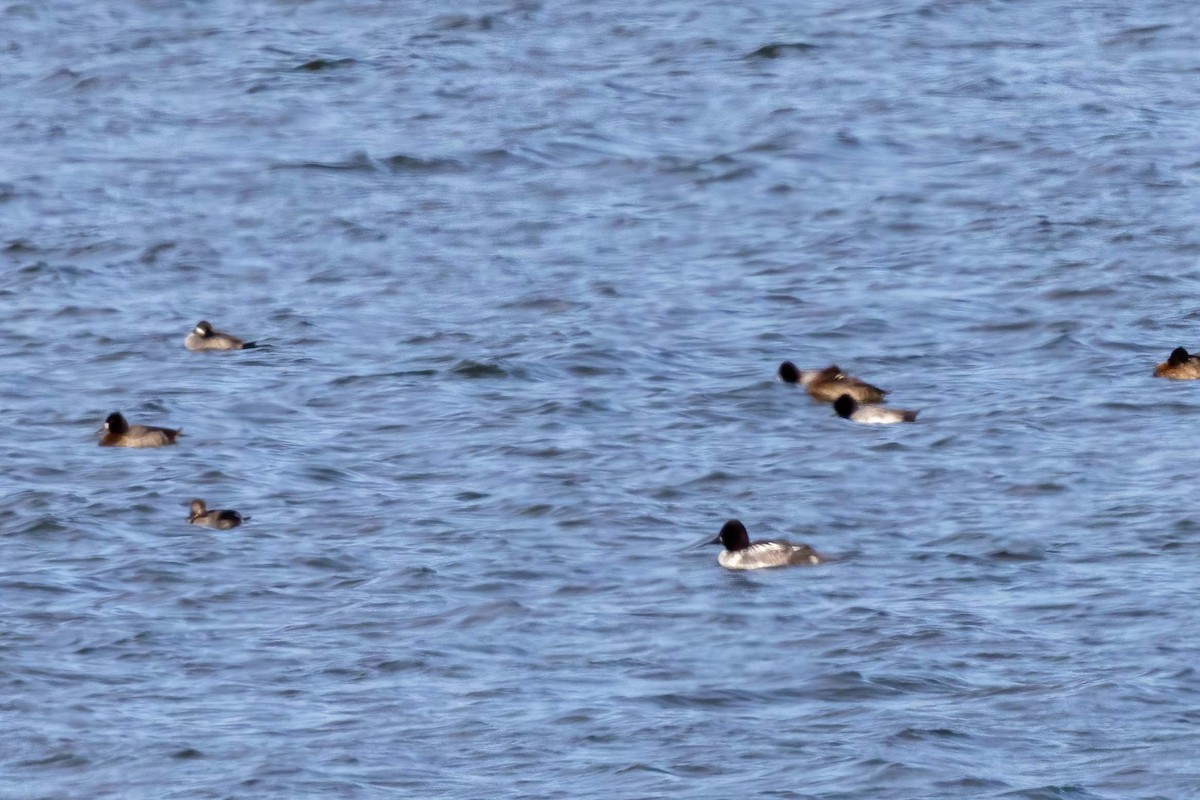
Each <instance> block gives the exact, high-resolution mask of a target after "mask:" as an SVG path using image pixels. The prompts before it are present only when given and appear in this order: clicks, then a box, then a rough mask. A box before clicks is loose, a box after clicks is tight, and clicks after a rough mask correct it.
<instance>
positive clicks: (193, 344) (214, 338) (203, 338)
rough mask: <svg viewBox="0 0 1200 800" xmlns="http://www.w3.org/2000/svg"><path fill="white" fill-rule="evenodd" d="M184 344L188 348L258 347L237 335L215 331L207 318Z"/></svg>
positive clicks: (242, 348) (226, 348) (228, 348)
mask: <svg viewBox="0 0 1200 800" xmlns="http://www.w3.org/2000/svg"><path fill="white" fill-rule="evenodd" d="M183 346H184V347H186V348H187V349H188V350H249V349H250V348H252V347H258V344H257V343H255V342H243V341H242V340H241V339H239V338H238V337H236V336H231V335H230V334H228V333H221V332H220V331H214V330H213V326H212V324H210V323H209V322H208V321H207V320H200V321H199V322H197V323H196V327H195V328H193V329H192V332H191V333H189V334H188V335H187V338H186V339H184V340H183Z"/></svg>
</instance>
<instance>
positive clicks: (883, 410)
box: [833, 394, 921, 425]
mask: <svg viewBox="0 0 1200 800" xmlns="http://www.w3.org/2000/svg"><path fill="white" fill-rule="evenodd" d="M833 410H834V411H836V412H837V415H838V416H839V417H841V418H842V419H848V420H850V421H851V422H858V423H861V424H863V425H891V424H893V423H896V422H916V421H917V414H919V413H921V412H919V411H905V410H904V409H902V408H888V407H887V406H872V405H861V404H860V403H859V402H858V401H857V400H855V399H854V398H853V397H851V396H850V395H848V394H844V395H842V396H841V397H839V398H838V399H837V400H834V401H833Z"/></svg>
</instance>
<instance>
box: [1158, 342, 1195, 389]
mask: <svg viewBox="0 0 1200 800" xmlns="http://www.w3.org/2000/svg"><path fill="white" fill-rule="evenodd" d="M1154 377H1156V378H1170V379H1171V380H1173V381H1194V380H1196V379H1197V378H1200V356H1194V355H1192V354H1191V353H1189V352H1188V351H1187V350H1184V349H1183V348H1182V347H1176V348H1175V349H1174V350H1172V351H1171V355H1170V356H1168V358H1167V360H1166V361H1164V362H1163V363H1161V364H1159V365H1158V366H1157V367H1155V368H1154Z"/></svg>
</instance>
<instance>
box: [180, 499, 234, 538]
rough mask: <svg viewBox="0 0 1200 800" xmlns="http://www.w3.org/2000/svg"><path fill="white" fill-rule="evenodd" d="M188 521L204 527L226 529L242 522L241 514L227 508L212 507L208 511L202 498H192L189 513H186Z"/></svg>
mask: <svg viewBox="0 0 1200 800" xmlns="http://www.w3.org/2000/svg"><path fill="white" fill-rule="evenodd" d="M188 522H189V523H191V524H192V525H203V526H204V527H206V528H216V529H217V530H219V531H227V530H229V529H230V528H236V527H237V526H238V525H241V524H242V515H241V514H239V513H238V512H236V511H232V510H229V509H214V510H212V511H209V510H207V507H206V506H205V505H204V501H203V500H193V501H192V502H191V514H189V515H188Z"/></svg>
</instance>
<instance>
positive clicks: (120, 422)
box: [99, 320, 258, 531]
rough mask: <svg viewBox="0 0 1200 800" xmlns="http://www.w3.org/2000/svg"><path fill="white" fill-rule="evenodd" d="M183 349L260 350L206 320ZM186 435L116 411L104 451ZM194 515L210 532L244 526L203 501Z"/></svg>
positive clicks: (108, 422) (195, 503)
mask: <svg viewBox="0 0 1200 800" xmlns="http://www.w3.org/2000/svg"><path fill="white" fill-rule="evenodd" d="M183 346H184V347H186V348H187V349H188V350H249V349H250V348H253V347H257V346H258V345H257V343H255V342H246V341H242V340H241V339H239V338H238V337H236V336H232V335H230V334H228V333H222V332H221V331H217V330H213V326H212V325H211V324H210V323H209V322H208V321H206V320H201V321H200V322H198V323H196V327H195V328H194V329H193V330H192V332H191V333H189V334H188V335H187V338H185V339H184V340H183ZM182 435H183V432H182V431H180V430H179V429H178V428H156V427H154V426H153V425H130V424H129V421H128V420H126V419H125V417H124V416H123V415H122V414H121V413H120V412H119V411H114V412H113V413H111V414H109V415H108V417H107V418H106V419H105V420H104V429H103V430H102V431H101V436H100V442H99V444H100V446H101V447H166V446H167V445H171V444H175V440H176V439H178V438H179V437H180V436H182ZM189 505H190V511H191V513H190V514H189V515H188V522H190V523H191V524H193V525H203V526H205V527H207V528H216V529H217V530H222V531H227V530H229V529H230V528H236V527H237V526H238V525H241V524H242V515H241V514H239V513H238V512H236V511H233V510H230V509H214V510H212V511H209V510H208V507H207V506H206V505H205V503H204V501H203V500H192V501H191V503H190V504H189Z"/></svg>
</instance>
